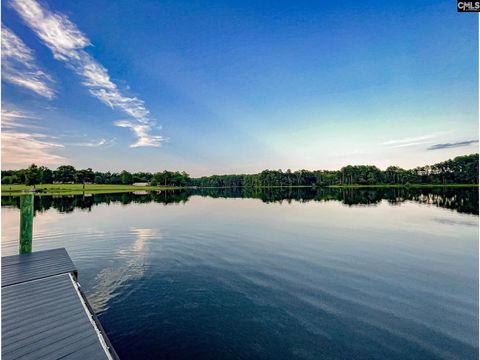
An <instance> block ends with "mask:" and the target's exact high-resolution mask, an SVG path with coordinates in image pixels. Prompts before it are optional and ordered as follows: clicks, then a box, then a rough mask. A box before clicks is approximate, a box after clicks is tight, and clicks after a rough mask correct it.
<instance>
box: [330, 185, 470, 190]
mask: <svg viewBox="0 0 480 360" xmlns="http://www.w3.org/2000/svg"><path fill="white" fill-rule="evenodd" d="M478 186H479V184H379V185H330V186H328V187H329V188H337V189H344V188H348V189H350V188H360V189H362V188H402V189H408V188H412V189H413V188H427V189H432V188H472V187H478Z"/></svg>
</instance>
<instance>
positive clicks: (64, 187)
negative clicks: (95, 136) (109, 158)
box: [1, 184, 479, 196]
mask: <svg viewBox="0 0 480 360" xmlns="http://www.w3.org/2000/svg"><path fill="white" fill-rule="evenodd" d="M478 187H479V184H376V185H360V184H353V185H327V186H317V185H293V186H280V185H275V186H261V187H256V189H267V190H268V189H289V188H290V189H295V188H312V189H318V188H326V189H421V188H423V189H438V188H478ZM232 188H243V186H236V187H196V186H184V187H179V186H134V185H110V184H89V185H85V188H83V185H82V184H39V185H36V186H35V189H40V190H41V191H39V192H37V193H35V195H38V196H52V195H58V196H62V195H84V194H85V195H95V194H114V193H131V192H136V191H171V190H187V189H232ZM245 188H250V187H245ZM28 189H33V186H27V185H19V184H15V185H2V187H1V190H2V196H20V195H24V194H27V193H29V192H24V190H28Z"/></svg>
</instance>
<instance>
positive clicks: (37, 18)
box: [12, 0, 163, 147]
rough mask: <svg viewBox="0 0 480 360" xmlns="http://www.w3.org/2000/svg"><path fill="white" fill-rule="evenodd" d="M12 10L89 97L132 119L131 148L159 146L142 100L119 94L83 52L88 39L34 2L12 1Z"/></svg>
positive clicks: (61, 18) (59, 16)
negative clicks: (77, 79) (69, 70)
mask: <svg viewBox="0 0 480 360" xmlns="http://www.w3.org/2000/svg"><path fill="white" fill-rule="evenodd" d="M12 6H13V8H14V9H15V10H16V11H17V12H18V14H19V15H20V16H21V17H22V18H23V20H24V21H25V22H26V24H27V25H28V26H29V27H30V28H31V29H32V30H33V31H34V32H35V33H36V34H37V36H38V37H39V38H40V39H41V40H42V41H43V42H44V44H45V45H46V46H48V47H49V48H50V50H51V51H52V53H53V56H54V57H55V58H56V59H58V60H61V61H65V62H66V63H67V64H68V66H69V67H71V68H72V69H73V71H75V72H76V73H77V74H78V75H79V76H80V77H82V79H83V81H82V84H83V85H84V86H86V87H87V88H88V91H89V92H90V94H92V95H93V96H95V97H96V98H97V99H99V100H100V101H102V102H103V103H105V104H107V105H108V106H110V107H111V108H116V109H119V110H121V111H123V112H124V113H126V114H128V115H129V116H131V117H132V118H133V119H134V121H131V122H130V124H131V126H124V123H123V122H122V123H121V124H122V125H118V122H116V123H115V124H117V126H121V127H126V128H130V129H131V130H132V131H133V133H134V134H135V135H136V136H137V137H138V140H137V142H136V143H135V144H133V145H132V147H140V146H160V144H161V142H162V140H163V137H162V136H157V135H151V134H150V132H151V130H152V126H151V121H150V119H149V118H148V116H149V111H148V109H147V108H146V107H145V103H144V101H143V100H140V99H138V98H136V97H128V96H125V95H123V94H122V92H121V91H120V90H119V88H118V86H117V85H116V84H115V83H113V82H112V80H111V79H110V76H109V74H108V71H107V69H105V67H103V66H102V65H101V64H99V63H98V62H97V61H96V60H95V59H94V58H93V57H91V56H90V55H89V54H88V53H87V52H86V51H85V50H84V48H85V47H87V46H89V45H91V43H90V41H89V40H88V38H87V37H86V36H85V35H84V34H83V33H82V32H81V31H80V30H79V29H78V28H77V27H76V25H75V24H74V23H72V22H71V21H70V20H69V19H68V18H67V17H66V16H65V15H63V14H59V13H54V12H52V11H50V10H48V9H46V8H44V7H42V6H41V5H40V4H39V3H37V2H36V1H35V0H13V1H12Z"/></svg>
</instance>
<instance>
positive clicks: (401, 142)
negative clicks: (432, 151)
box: [382, 134, 436, 148]
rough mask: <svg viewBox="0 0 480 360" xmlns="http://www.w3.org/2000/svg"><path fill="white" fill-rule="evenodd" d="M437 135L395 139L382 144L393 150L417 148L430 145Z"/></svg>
mask: <svg viewBox="0 0 480 360" xmlns="http://www.w3.org/2000/svg"><path fill="white" fill-rule="evenodd" d="M435 136H436V135H435V134H431V135H423V136H416V137H409V138H403V139H395V140H389V141H385V142H383V143H382V145H387V146H389V147H392V148H402V147H408V146H415V145H422V144H429V143H431V141H430V140H431V139H433V138H434V137H435Z"/></svg>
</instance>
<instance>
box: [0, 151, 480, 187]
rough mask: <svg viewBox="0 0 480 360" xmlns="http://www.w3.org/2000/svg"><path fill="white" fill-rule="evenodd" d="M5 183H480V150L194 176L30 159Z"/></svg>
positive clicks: (10, 172)
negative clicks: (406, 165)
mask: <svg viewBox="0 0 480 360" xmlns="http://www.w3.org/2000/svg"><path fill="white" fill-rule="evenodd" d="M2 183H3V184H26V185H34V184H50V183H77V184H82V183H94V184H124V185H128V184H133V183H149V184H150V185H152V186H157V185H164V186H199V187H252V188H258V187H272V186H285V187H291V186H331V185H382V184H386V185H387V184H392V185H393V184H435V185H438V184H477V183H478V154H471V155H464V156H458V157H456V158H455V159H450V160H447V161H443V162H440V163H438V164H434V165H426V166H421V167H416V168H414V169H409V170H405V169H402V168H399V167H397V166H390V167H388V168H387V169H386V170H380V169H379V168H377V167H376V166H373V165H355V166H352V165H348V166H345V167H343V168H341V169H340V170H336V171H330V170H314V171H310V170H298V171H291V170H287V171H285V172H284V171H282V170H264V171H262V172H261V173H259V174H240V175H212V176H204V177H200V178H191V177H190V175H188V174H187V173H186V172H178V171H162V172H157V173H148V172H137V173H130V172H128V171H125V170H124V171H122V172H120V173H111V172H98V171H93V170H92V169H90V168H88V169H82V170H77V169H75V168H74V167H73V166H71V165H62V166H59V167H58V168H57V169H56V170H51V169H49V168H47V167H44V166H40V167H38V166H36V165H31V166H30V167H29V168H27V169H21V170H4V171H2Z"/></svg>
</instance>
